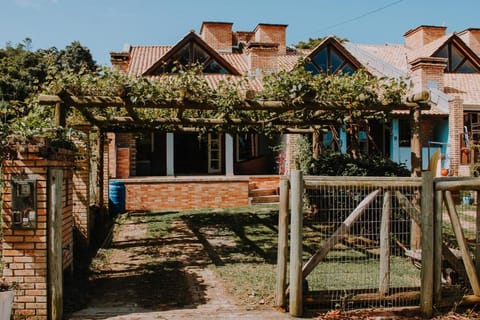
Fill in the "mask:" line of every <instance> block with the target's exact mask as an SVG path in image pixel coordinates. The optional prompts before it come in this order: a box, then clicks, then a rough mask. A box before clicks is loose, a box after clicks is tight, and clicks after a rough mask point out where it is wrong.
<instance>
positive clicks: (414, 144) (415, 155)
mask: <svg viewBox="0 0 480 320" xmlns="http://www.w3.org/2000/svg"><path fill="white" fill-rule="evenodd" d="M410 124H411V130H412V136H411V140H410V149H411V151H410V154H411V165H412V177H420V176H421V172H422V144H421V139H420V129H421V113H420V107H416V108H413V109H412V110H411V111H410ZM420 232H421V230H420V226H419V225H418V224H416V223H415V221H413V220H412V222H411V233H410V249H412V250H417V249H420V246H421V244H420V239H421V235H420Z"/></svg>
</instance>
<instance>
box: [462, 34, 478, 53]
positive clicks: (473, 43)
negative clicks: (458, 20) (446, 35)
mask: <svg viewBox="0 0 480 320" xmlns="http://www.w3.org/2000/svg"><path fill="white" fill-rule="evenodd" d="M459 36H460V37H461V38H462V40H463V41H465V43H466V44H467V45H468V46H469V47H470V49H472V50H473V52H475V53H476V54H477V55H478V56H480V29H479V28H469V29H467V30H465V31H462V32H461V33H460V34H459Z"/></svg>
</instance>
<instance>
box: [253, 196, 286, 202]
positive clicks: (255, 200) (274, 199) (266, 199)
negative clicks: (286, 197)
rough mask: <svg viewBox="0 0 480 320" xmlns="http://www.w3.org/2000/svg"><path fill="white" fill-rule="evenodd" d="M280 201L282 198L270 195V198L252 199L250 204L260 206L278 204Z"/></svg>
mask: <svg viewBox="0 0 480 320" xmlns="http://www.w3.org/2000/svg"><path fill="white" fill-rule="evenodd" d="M279 201H280V196H278V195H269V196H258V197H250V198H249V202H250V204H260V203H278V202H279Z"/></svg>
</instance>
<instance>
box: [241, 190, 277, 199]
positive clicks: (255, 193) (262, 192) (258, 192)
mask: <svg viewBox="0 0 480 320" xmlns="http://www.w3.org/2000/svg"><path fill="white" fill-rule="evenodd" d="M248 195H249V197H263V196H273V195H278V193H277V189H271V188H268V189H267V188H264V189H252V190H250V191H249V192H248Z"/></svg>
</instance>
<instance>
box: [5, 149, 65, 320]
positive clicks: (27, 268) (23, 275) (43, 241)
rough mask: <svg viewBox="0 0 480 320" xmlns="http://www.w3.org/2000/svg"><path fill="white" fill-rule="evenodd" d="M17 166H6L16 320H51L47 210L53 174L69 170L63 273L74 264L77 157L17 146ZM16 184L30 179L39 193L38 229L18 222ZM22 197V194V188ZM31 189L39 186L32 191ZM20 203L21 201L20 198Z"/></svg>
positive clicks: (9, 269)
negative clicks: (50, 173) (50, 174)
mask: <svg viewBox="0 0 480 320" xmlns="http://www.w3.org/2000/svg"><path fill="white" fill-rule="evenodd" d="M15 147H16V151H17V155H16V157H15V158H14V159H13V160H4V161H3V170H4V171H3V181H4V183H3V191H2V196H3V208H2V209H3V210H2V218H3V221H4V224H3V226H2V227H3V247H2V264H3V277H5V278H6V280H7V281H9V282H16V283H18V289H17V290H16V292H15V299H14V305H13V315H14V319H35V320H46V319H47V318H48V315H47V311H48V290H49V285H48V269H47V259H48V256H47V252H48V248H47V238H48V228H47V227H48V226H47V210H48V205H49V204H48V203H47V199H48V195H47V190H48V171H49V168H63V171H64V174H63V176H64V178H63V183H62V185H63V186H62V195H63V198H62V202H63V203H62V208H63V210H62V238H63V240H62V248H63V251H62V252H63V257H62V263H63V269H64V270H65V269H67V268H69V267H71V265H72V261H73V253H72V249H73V234H72V227H73V219H72V204H73V202H72V200H73V199H72V185H73V184H72V177H73V172H72V168H73V153H72V152H71V151H69V150H63V149H60V150H56V151H51V150H52V148H51V147H48V146H47V145H46V144H43V145H42V144H39V145H17V146H15ZM12 179H16V180H18V179H22V181H24V179H29V181H32V182H31V185H30V187H28V188H26V191H25V192H26V194H28V193H30V190H31V191H32V192H33V191H36V192H35V193H34V194H35V197H36V208H32V209H35V210H30V209H29V211H35V213H36V224H34V225H32V226H29V227H30V228H28V229H22V227H21V226H20V225H15V226H14V224H13V221H12V204H13V203H12V198H13V197H14V196H13V194H12V184H11V181H12ZM16 186H17V187H15V188H16V190H17V191H16V194H17V195H18V194H19V191H18V188H19V187H18V184H16ZM31 186H34V187H33V188H31ZM15 197H16V196H15Z"/></svg>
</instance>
